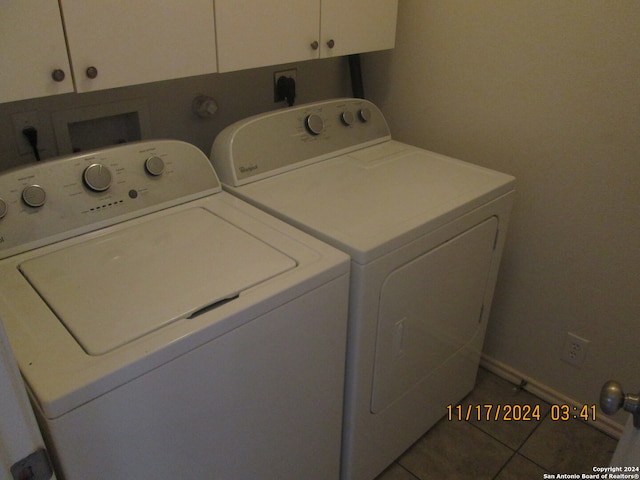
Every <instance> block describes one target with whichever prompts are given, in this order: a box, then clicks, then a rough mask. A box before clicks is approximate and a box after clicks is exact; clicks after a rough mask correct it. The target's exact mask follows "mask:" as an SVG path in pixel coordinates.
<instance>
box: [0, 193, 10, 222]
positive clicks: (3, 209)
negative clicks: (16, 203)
mask: <svg viewBox="0 0 640 480" xmlns="http://www.w3.org/2000/svg"><path fill="white" fill-rule="evenodd" d="M7 210H8V207H7V202H5V201H4V200H3V199H1V198H0V218H2V217H4V216H5V215H6V214H7Z"/></svg>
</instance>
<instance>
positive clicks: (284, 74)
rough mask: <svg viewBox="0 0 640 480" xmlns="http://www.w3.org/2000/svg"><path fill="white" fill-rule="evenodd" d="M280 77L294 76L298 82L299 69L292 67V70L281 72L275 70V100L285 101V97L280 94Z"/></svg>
mask: <svg viewBox="0 0 640 480" xmlns="http://www.w3.org/2000/svg"><path fill="white" fill-rule="evenodd" d="M280 77H288V78H293V80H294V81H295V82H296V84H297V83H298V69H297V68H292V69H291V70H282V71H280V72H275V73H274V74H273V101H274V102H282V101H284V97H282V96H281V95H279V94H278V79H279V78H280Z"/></svg>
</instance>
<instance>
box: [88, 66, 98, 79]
mask: <svg viewBox="0 0 640 480" xmlns="http://www.w3.org/2000/svg"><path fill="white" fill-rule="evenodd" d="M97 76H98V69H97V68H96V67H89V68H87V78H90V79H92V80H93V79H94V78H96V77H97Z"/></svg>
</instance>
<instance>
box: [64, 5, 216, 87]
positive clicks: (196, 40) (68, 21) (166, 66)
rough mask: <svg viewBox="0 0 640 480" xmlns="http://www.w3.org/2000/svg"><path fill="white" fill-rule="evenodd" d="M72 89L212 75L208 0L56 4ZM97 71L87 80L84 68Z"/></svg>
mask: <svg viewBox="0 0 640 480" xmlns="http://www.w3.org/2000/svg"><path fill="white" fill-rule="evenodd" d="M60 5H61V8H62V13H63V17H64V23H65V27H66V34H67V42H68V46H69V53H70V56H71V63H72V65H73V72H74V79H75V83H76V91H78V92H87V91H92V90H101V89H105V88H113V87H120V86H125V85H135V84H140V83H146V82H153V81H157V80H168V79H172V78H180V77H188V76H192V75H201V74H206V73H213V72H215V71H216V50H215V23H214V17H213V2H212V0H180V1H179V2H178V1H171V2H169V1H166V2H157V1H153V0H137V1H135V2H131V1H127V0H110V1H108V2H88V1H87V0H60ZM89 67H94V68H95V69H97V76H96V77H95V78H93V79H91V78H88V76H87V69H88V68H89Z"/></svg>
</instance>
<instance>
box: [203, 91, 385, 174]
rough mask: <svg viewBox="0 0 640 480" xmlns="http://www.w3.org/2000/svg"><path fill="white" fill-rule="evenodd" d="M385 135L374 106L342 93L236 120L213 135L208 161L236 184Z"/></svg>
mask: <svg viewBox="0 0 640 480" xmlns="http://www.w3.org/2000/svg"><path fill="white" fill-rule="evenodd" d="M390 139H391V134H390V132H389V127H388V125H387V122H386V120H385V119H384V116H383V115H382V112H381V111H380V109H379V108H378V107H376V106H375V105H374V104H373V103H371V102H369V101H367V100H362V99H359V98H342V99H336V100H328V101H323V102H316V103H310V104H306V105H300V106H298V107H293V108H286V109H281V110H276V111H274V112H270V113H265V114H262V115H256V116H254V117H250V118H247V119H245V120H241V121H239V122H236V123H234V124H233V125H230V126H229V127H227V128H225V129H224V130H223V131H222V132H220V134H219V135H218V137H217V138H216V140H215V142H214V143H213V147H212V149H211V161H212V162H213V166H214V167H215V169H216V172H217V173H218V175H220V179H221V181H222V182H223V183H225V184H227V185H232V186H240V185H244V184H247V183H251V182H254V181H256V180H260V179H263V178H267V177H270V176H272V175H276V174H279V173H282V172H285V171H287V170H290V169H294V168H299V167H301V166H304V165H307V164H310V163H314V162H318V161H321V160H325V159H327V158H332V157H334V156H337V155H342V154H344V153H348V152H350V151H353V150H356V149H359V148H363V147H367V146H369V145H374V144H376V143H381V142H384V141H387V140H390ZM265 152H269V154H268V155H265Z"/></svg>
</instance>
